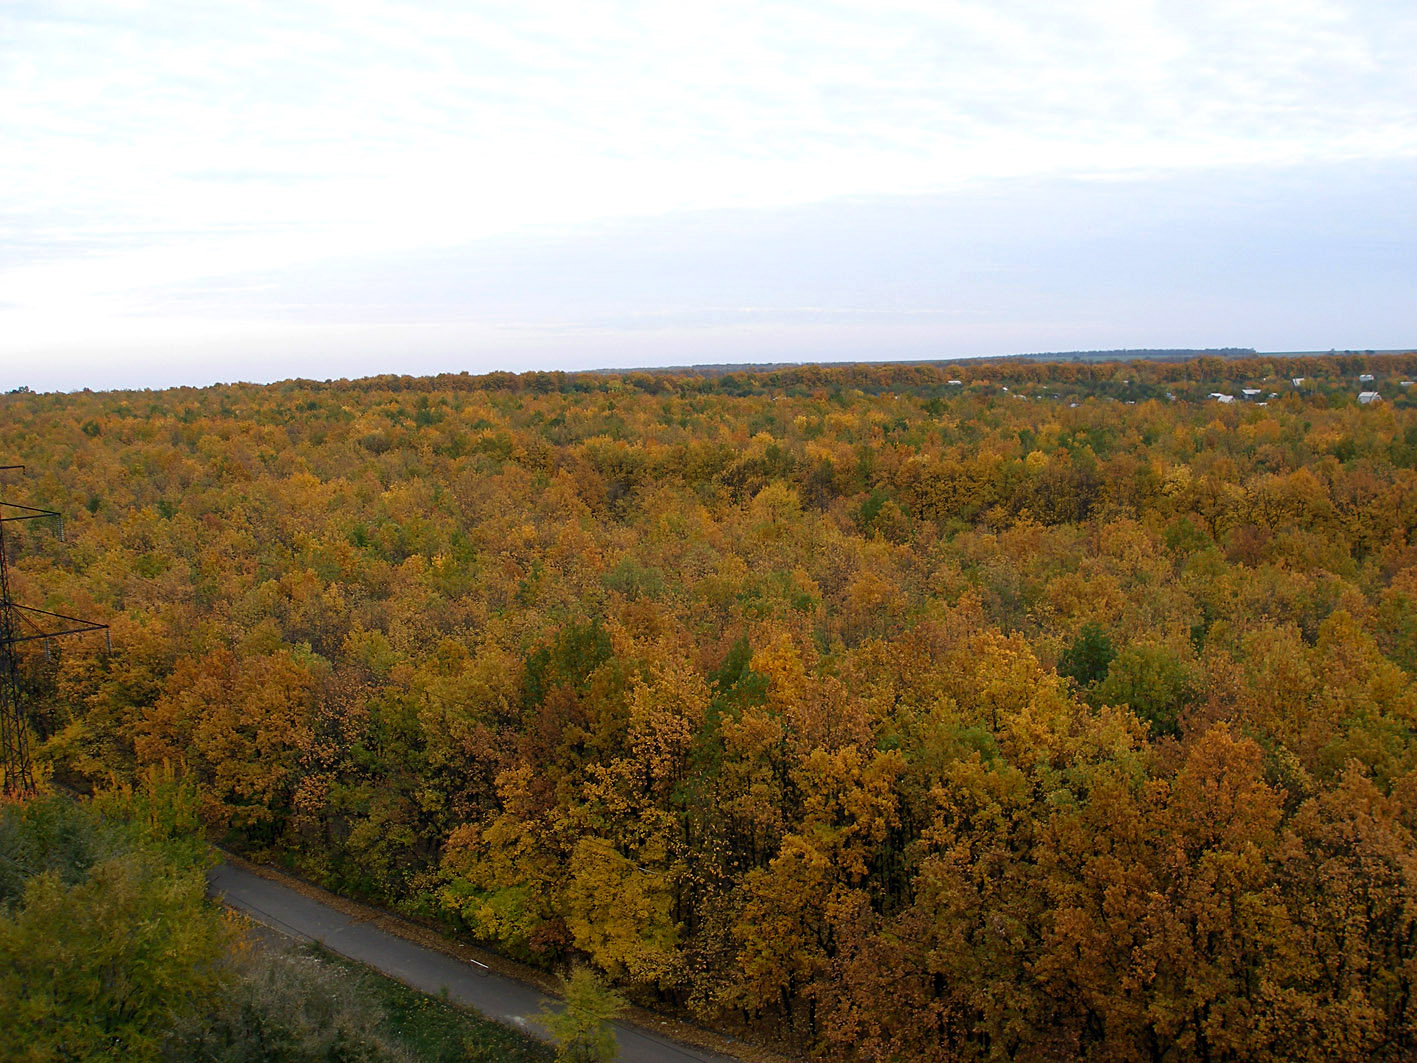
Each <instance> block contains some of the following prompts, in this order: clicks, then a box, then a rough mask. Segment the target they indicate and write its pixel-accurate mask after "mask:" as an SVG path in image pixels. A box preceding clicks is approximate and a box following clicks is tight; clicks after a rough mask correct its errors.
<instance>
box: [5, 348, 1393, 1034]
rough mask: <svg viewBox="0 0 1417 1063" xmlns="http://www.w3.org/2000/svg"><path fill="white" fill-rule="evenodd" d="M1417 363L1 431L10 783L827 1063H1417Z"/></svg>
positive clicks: (673, 393)
mask: <svg viewBox="0 0 1417 1063" xmlns="http://www.w3.org/2000/svg"><path fill="white" fill-rule="evenodd" d="M1415 374H1417V356H1414V355H1397V356H1366V355H1340V356H1334V357H1328V358H1319V357H1311V358H1280V357H1271V356H1255V357H1251V358H1239V359H1221V358H1219V357H1213V356H1209V357H1203V358H1199V359H1193V360H1189V361H1177V362H1100V363H1099V362H1068V363H1059V364H1049V363H1043V362H1022V361H1019V362H1006V363H958V364H950V365H903V366H846V367H835V368H826V367H820V366H803V367H786V368H773V369H771V370H767V371H764V372H758V373H753V372H725V373H719V374H674V373H627V374H563V373H528V374H521V375H514V374H492V375H490V376H484V377H471V376H466V375H449V376H445V377H435V378H423V379H414V378H406V377H381V378H373V379H369V380H362V381H337V382H325V383H317V382H304V381H293V382H288V383H282V384H275V385H269V386H255V385H245V384H232V385H225V386H219V387H212V388H205V389H173V390H168V391H155V392H114V393H82V394H70V395H42V394H32V393H14V394H10V395H4V396H0V455H3V457H4V458H5V460H6V462H7V463H9V462H23V463H24V464H25V465H26V466H27V472H26V474H25V476H24V478H23V479H16V478H14V477H10V478H9V479H8V481H7V482H6V484H5V486H4V496H5V497H6V498H9V499H11V500H14V501H22V502H25V503H26V504H30V505H35V506H43V507H49V508H53V509H57V510H60V511H63V512H65V513H66V515H67V521H66V526H67V536H66V541H65V542H62V543H61V542H58V541H57V540H56V539H54V538H53V537H52V536H51V535H49V534H48V533H47V531H46V529H44V528H42V527H39V526H37V522H31V523H29V524H27V525H25V526H23V527H20V526H18V525H8V526H7V531H6V534H7V540H8V541H9V543H10V546H11V550H12V569H11V576H12V584H13V590H14V593H15V596H16V598H17V600H20V601H23V602H25V603H26V604H30V605H34V606H37V607H40V608H44V609H49V610H52V611H55V612H60V613H65V614H69V615H83V616H93V617H95V618H97V619H101V620H103V621H104V622H106V623H109V624H110V625H111V626H112V650H111V652H105V651H104V647H103V646H102V645H101V642H100V644H93V643H85V642H83V641H82V640H80V639H75V640H70V641H68V642H66V643H65V644H64V645H63V646H62V647H60V646H58V645H57V644H56V646H55V648H54V650H53V652H50V653H49V654H47V655H46V654H43V653H41V652H40V651H39V649H35V650H34V651H33V652H31V653H30V654H28V655H27V656H26V657H25V659H24V661H23V665H24V669H23V671H24V681H25V688H26V696H27V699H28V701H27V704H28V706H29V709H30V710H31V712H32V715H33V726H34V731H35V747H36V755H37V758H38V760H39V761H40V769H41V772H42V773H43V774H45V775H46V776H47V777H49V778H51V779H52V780H54V781H56V782H59V783H63V784H64V785H67V786H70V787H74V788H78V789H91V788H95V787H98V788H102V787H106V786H109V785H110V784H111V781H112V780H115V779H116V780H117V781H119V782H120V783H121V782H123V781H125V780H132V779H135V778H140V777H142V776H143V774H144V773H145V772H150V771H152V770H154V767H155V766H161V765H168V766H170V769H171V770H173V771H175V772H177V773H178V774H179V775H180V777H181V778H182V779H183V780H184V781H185V784H186V785H190V786H191V787H193V788H195V793H196V795H197V797H196V799H197V802H198V806H197V807H198V809H199V813H200V817H201V820H202V822H203V825H204V827H205V829H206V830H208V831H209V832H210V833H211V835H212V836H213V837H215V838H217V839H219V840H222V841H224V842H225V843H226V844H229V845H232V846H235V847H237V848H238V849H241V850H243V851H246V852H249V853H252V854H255V855H258V856H263V857H267V858H271V859H275V860H278V861H281V862H283V863H285V864H286V865H287V866H290V867H292V868H294V869H296V870H298V871H299V872H300V873H302V874H305V875H307V876H310V877H312V878H315V879H317V880H319V881H321V882H323V883H325V884H326V885H329V886H330V887H332V888H334V889H338V890H342V891H345V892H347V893H350V894H354V895H358V896H361V897H366V898H372V899H375V900H378V901H380V902H383V903H387V904H390V905H393V906H396V907H398V908H400V909H402V910H404V911H407V912H410V913H413V914H416V915H421V916H426V917H431V918H436V919H440V920H444V921H446V922H447V923H448V924H449V925H451V926H453V927H455V928H457V930H458V931H459V932H461V933H465V934H467V935H470V936H472V937H475V938H477V939H479V940H481V941H484V942H487V943H489V944H492V945H494V946H495V947H497V948H499V949H501V950H503V951H504V952H506V953H508V954H510V955H513V956H516V957H519V958H522V959H525V960H528V961H530V962H534V963H539V964H542V965H545V966H548V967H554V966H562V965H565V964H568V963H572V962H581V963H586V964H588V965H590V966H591V967H592V968H594V969H595V970H597V971H599V972H600V973H601V974H602V975H604V976H606V977H608V978H609V979H611V980H613V981H614V982H615V983H617V984H618V985H619V986H620V987H621V989H622V990H623V991H624V992H625V993H626V994H628V995H629V996H630V997H632V998H633V999H635V1000H638V1001H641V1002H656V1001H657V1002H661V1003H665V1004H669V1005H673V1006H676V1007H680V1008H683V1009H686V1010H687V1011H689V1012H691V1013H692V1014H693V1015H695V1016H696V1017H698V1018H700V1019H702V1020H704V1021H709V1022H714V1023H720V1024H727V1025H734V1026H737V1027H739V1028H742V1029H746V1030H748V1031H750V1032H752V1033H753V1034H755V1035H756V1036H759V1037H763V1038H766V1039H770V1040H775V1041H778V1042H780V1043H784V1044H788V1045H791V1046H793V1047H795V1048H798V1049H803V1050H814V1051H819V1052H822V1053H825V1054H826V1055H828V1056H830V1057H832V1058H843V1057H845V1058H855V1059H861V1060H891V1059H912V1060H942V1061H943V1060H971V1059H978V1060H985V1059H1011V1060H1021V1061H1022V1060H1040V1061H1042V1060H1055V1059H1063V1058H1066V1059H1080V1060H1086V1059H1095V1060H1181V1059H1192V1058H1197V1059H1200V1058H1203V1059H1208V1060H1217V1061H1218V1060H1237V1061H1238V1060H1266V1059H1269V1060H1315V1061H1317V1060H1368V1059H1378V1060H1382V1059H1392V1060H1396V1059H1402V1058H1410V1057H1411V1055H1412V1054H1413V1053H1414V1052H1415V1051H1417V1010H1414V1009H1417V1000H1414V994H1413V988H1414V979H1417V845H1415V844H1414V836H1413V831H1414V830H1417V741H1414V732H1413V727H1414V721H1417V684H1414V675H1417V540H1414V529H1417V408H1415V407H1414V402H1413V400H1412V398H1411V393H1410V390H1409V388H1408V387H1405V386H1404V382H1405V381H1406V382H1410V380H1411V378H1412V377H1413V376H1414V375H1415ZM1360 375H1371V376H1372V377H1373V379H1372V380H1371V381H1368V380H1364V381H1362V382H1361V384H1360V381H1359V379H1358V378H1359V376H1360ZM1246 389H1249V392H1253V394H1252V395H1250V394H1249V392H1247V390H1246ZM1360 391H1376V392H1378V393H1379V394H1380V395H1381V396H1382V398H1381V400H1380V401H1377V402H1372V403H1366V404H1364V403H1359V402H1358V400H1357V396H1358V393H1359V392H1360ZM1216 394H1224V395H1227V396H1229V395H1233V396H1248V398H1249V399H1250V401H1245V400H1244V398H1239V399H1237V400H1236V401H1234V402H1220V401H1217V400H1216V399H1215V398H1214V397H1213V395H1216ZM11 528H14V529H16V530H15V531H13V532H11V531H10V530H9V529H11Z"/></svg>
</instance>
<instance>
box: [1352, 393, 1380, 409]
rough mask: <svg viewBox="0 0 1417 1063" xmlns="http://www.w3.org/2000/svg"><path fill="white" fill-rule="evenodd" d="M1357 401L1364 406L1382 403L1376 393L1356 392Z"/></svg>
mask: <svg viewBox="0 0 1417 1063" xmlns="http://www.w3.org/2000/svg"><path fill="white" fill-rule="evenodd" d="M1358 401H1359V402H1361V403H1362V404H1363V405H1364V406H1371V405H1372V404H1373V403H1375V402H1382V401H1383V397H1382V396H1381V395H1379V394H1378V393H1377V392H1376V391H1360V392H1358Z"/></svg>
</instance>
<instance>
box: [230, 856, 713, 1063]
mask: <svg viewBox="0 0 1417 1063" xmlns="http://www.w3.org/2000/svg"><path fill="white" fill-rule="evenodd" d="M208 882H209V889H210V891H211V893H212V894H213V895H215V896H217V897H219V898H220V899H221V900H222V901H223V902H224V903H225V904H227V905H229V906H231V907H233V908H237V909H239V910H240V911H243V912H245V913H246V914H248V915H249V916H251V918H253V919H255V920H256V921H257V922H259V923H263V924H265V925H266V926H269V927H272V928H273V929H276V930H279V931H281V932H282V933H284V934H287V935H290V936H291V937H296V938H300V939H302V940H306V941H318V942H319V943H320V944H321V945H323V946H325V948H327V949H329V950H330V951H331V952H337V953H339V954H340V955H341V956H347V957H349V958H350V959H352V960H358V961H359V962H360V963H363V964H367V965H368V966H370V967H373V968H374V969H375V970H378V971H382V972H383V973H384V974H387V975H391V976H392V977H394V978H397V979H398V980H399V981H401V982H404V983H405V984H407V985H410V986H413V987H414V988H415V989H420V990H422V991H423V992H425V993H431V994H434V995H437V994H439V993H441V992H442V990H443V989H444V987H446V988H447V991H448V996H449V998H450V999H452V1000H453V1001H455V1002H457V1003H459V1004H462V1005H464V1006H466V1007H470V1008H474V1009H476V1010H477V1011H479V1012H481V1013H482V1014H483V1015H486V1016H487V1017H488V1018H491V1019H496V1020H497V1021H498V1022H501V1023H505V1024H506V1025H508V1026H514V1027H517V1028H519V1029H521V1030H522V1031H524V1032H525V1033H528V1034H530V1035H532V1036H534V1037H540V1038H541V1039H543V1040H545V1039H546V1038H547V1035H546V1031H545V1030H543V1029H542V1028H541V1027H540V1026H538V1025H537V1024H536V1021H535V1019H534V1018H533V1016H535V1014H536V1013H537V1012H538V1011H540V1010H541V1008H542V1006H543V1005H545V1004H547V1003H548V1002H549V1000H550V998H548V997H547V996H546V995H545V994H543V993H541V992H539V991H538V990H536V989H533V988H532V987H531V986H528V985H525V984H523V983H521V982H518V981H516V980H515V979H512V978H507V977H505V976H503V975H499V974H497V973H495V972H493V971H487V970H482V969H480V968H478V967H475V966H473V965H471V964H468V963H464V962H462V961H461V960H458V959H455V958H453V957H452V956H449V955H447V954H446V953H442V952H437V951H435V950H433V949H429V948H424V947H423V946H422V945H418V944H415V943H414V942H412V941H407V940H405V939H404V938H401V937H397V936H395V935H393V934H390V933H388V932H387V931H385V930H380V929H379V928H378V927H375V926H373V925H371V924H370V923H368V922H363V921H361V920H358V919H352V918H351V917H349V916H348V915H345V914H344V913H343V912H340V911H337V910H336V909H334V908H331V907H329V906H327V905H325V904H322V903H320V902H319V901H317V900H312V899H311V898H309V897H306V896H305V895H304V894H302V893H297V892H296V891H295V890H293V889H291V888H290V887H289V886H285V885H282V884H281V883H279V882H274V881H272V880H270V879H268V878H262V877H261V876H260V875H256V874H253V873H252V872H250V871H245V870H243V869H241V868H237V867H233V866H232V865H230V864H218V865H217V866H216V867H214V868H213V869H212V870H211V871H210V872H209V873H208ZM615 1039H616V1040H617V1041H618V1042H619V1045H620V1060H621V1063H733V1061H731V1060H730V1059H729V1058H728V1057H727V1056H720V1055H715V1054H714V1053H711V1052H707V1051H705V1050H704V1049H700V1048H691V1047H689V1046H687V1045H680V1044H678V1043H677V1042H674V1041H670V1040H668V1039H667V1038H663V1037H656V1036H655V1035H653V1034H650V1033H647V1032H645V1031H644V1030H641V1029H639V1028H637V1027H634V1026H627V1025H625V1024H623V1023H616V1024H615Z"/></svg>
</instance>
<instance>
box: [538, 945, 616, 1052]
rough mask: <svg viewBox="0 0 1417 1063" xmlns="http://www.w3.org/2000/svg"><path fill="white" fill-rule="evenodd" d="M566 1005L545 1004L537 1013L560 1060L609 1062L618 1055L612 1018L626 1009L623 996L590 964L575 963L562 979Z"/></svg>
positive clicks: (562, 990)
mask: <svg viewBox="0 0 1417 1063" xmlns="http://www.w3.org/2000/svg"><path fill="white" fill-rule="evenodd" d="M561 993H562V995H563V996H564V997H565V1001H566V1003H565V1007H563V1008H562V1009H561V1010H559V1011H557V1010H555V1009H554V1008H551V1007H547V1008H545V1009H543V1010H542V1011H541V1013H540V1014H539V1015H538V1016H537V1018H538V1019H539V1020H540V1022H541V1024H542V1025H543V1026H545V1027H546V1029H547V1030H549V1031H550V1032H551V1036H552V1038H553V1039H555V1041H556V1059H557V1060H558V1061H560V1063H612V1061H613V1060H615V1059H616V1058H618V1057H619V1050H618V1048H617V1046H616V1043H615V1030H614V1027H612V1026H611V1022H612V1020H614V1018H615V1017H616V1016H617V1015H619V1014H620V1013H621V1012H622V1011H624V1010H625V998H624V997H622V996H621V995H620V994H619V993H617V992H615V991H614V990H613V989H611V988H609V987H608V986H606V985H605V984H604V983H603V982H602V981H601V980H600V979H599V978H598V977H596V974H595V972H594V971H592V970H591V969H590V968H589V967H576V968H574V969H573V970H572V971H571V974H570V976H569V977H563V978H562V979H561Z"/></svg>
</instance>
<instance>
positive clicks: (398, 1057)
mask: <svg viewBox="0 0 1417 1063" xmlns="http://www.w3.org/2000/svg"><path fill="white" fill-rule="evenodd" d="M386 1024H387V1023H386V1019H385V1016H384V1013H383V1011H382V1009H380V1008H379V1006H378V1005H377V1004H376V1003H375V1001H374V999H373V997H372V995H371V993H370V992H369V991H368V989H367V988H366V987H365V986H364V985H362V984H361V983H360V981H359V979H358V978H357V977H356V976H355V975H354V973H353V972H352V971H351V970H350V969H348V968H345V967H339V966H335V965H332V964H330V963H328V962H325V961H324V960H322V958H321V957H320V956H318V955H317V954H314V953H311V952H308V951H299V952H298V951H295V950H292V949H283V948H266V947H257V948H248V949H247V950H246V951H245V953H244V955H243V956H242V957H241V960H240V962H239V965H238V970H237V972H236V977H234V978H233V980H232V985H231V988H230V990H229V991H228V993H227V994H226V995H225V996H223V998H222V1000H221V1001H220V1003H219V1004H218V1005H217V1006H216V1007H214V1008H213V1009H212V1010H211V1011H209V1012H206V1013H200V1014H189V1015H188V1016H186V1017H185V1018H184V1020H183V1021H182V1022H180V1023H179V1024H178V1025H177V1027H176V1029H174V1030H173V1031H172V1033H170V1034H169V1035H168V1037H167V1038H166V1040H165V1042H164V1043H163V1046H162V1058H163V1059H164V1060H170V1061H171V1063H186V1061H188V1060H210V1061H212V1063H261V1061H266V1060H279V1061H281V1063H412V1060H414V1059H415V1058H420V1057H415V1056H414V1055H412V1054H411V1053H410V1052H408V1051H406V1050H404V1049H403V1048H402V1046H400V1045H399V1044H398V1042H397V1040H396V1039H393V1038H391V1037H390V1036H388V1035H387V1034H386V1033H385V1032H384V1029H383V1028H384V1026H385V1025H386Z"/></svg>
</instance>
